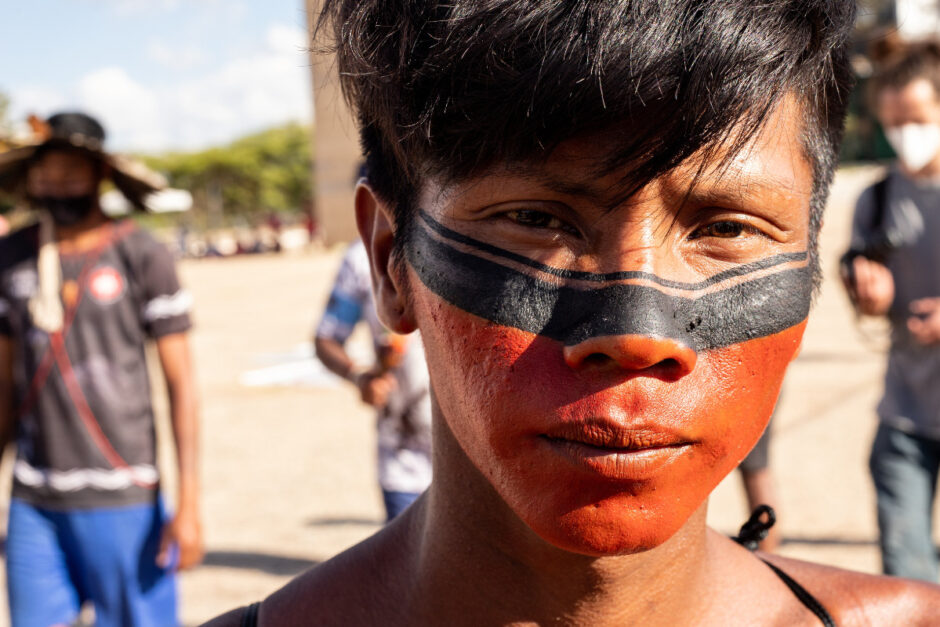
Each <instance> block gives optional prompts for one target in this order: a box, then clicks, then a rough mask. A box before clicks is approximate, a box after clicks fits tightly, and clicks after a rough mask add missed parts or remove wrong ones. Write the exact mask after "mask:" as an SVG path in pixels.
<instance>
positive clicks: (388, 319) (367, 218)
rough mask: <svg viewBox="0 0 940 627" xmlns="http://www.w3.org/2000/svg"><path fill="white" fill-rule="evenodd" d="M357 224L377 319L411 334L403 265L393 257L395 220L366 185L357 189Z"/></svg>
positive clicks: (411, 319)
mask: <svg viewBox="0 0 940 627" xmlns="http://www.w3.org/2000/svg"><path fill="white" fill-rule="evenodd" d="M355 204H356V225H357V226H358V227H359V235H360V237H362V241H363V243H364V244H365V246H366V252H367V253H368V254H369V266H370V268H371V270H372V291H373V294H374V295H375V308H376V311H377V313H378V315H379V320H381V322H382V324H384V325H385V326H387V327H388V328H389V329H391V330H392V331H394V332H395V333H402V334H404V333H411V332H412V331H414V330H415V329H416V328H417V326H416V325H415V322H414V316H413V315H412V312H411V307H410V305H409V299H408V298H407V281H406V279H405V276H404V273H405V268H404V266H403V262H402V261H401V260H400V259H398V258H397V256H396V255H395V219H394V216H393V214H392V208H391V207H389V206H388V205H387V204H386V203H385V202H383V201H382V200H381V199H380V198H379V197H378V196H377V195H376V194H375V192H374V191H372V188H371V187H369V185H368V183H366V182H364V181H360V182H359V184H358V185H357V186H356V201H355Z"/></svg>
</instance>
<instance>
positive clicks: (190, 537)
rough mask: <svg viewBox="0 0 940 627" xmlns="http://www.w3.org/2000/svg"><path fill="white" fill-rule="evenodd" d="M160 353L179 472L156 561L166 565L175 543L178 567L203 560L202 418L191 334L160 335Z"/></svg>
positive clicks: (187, 566)
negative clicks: (174, 500) (171, 512)
mask: <svg viewBox="0 0 940 627" xmlns="http://www.w3.org/2000/svg"><path fill="white" fill-rule="evenodd" d="M157 353H158V355H159V357H160V365H161V366H162V368H163V375H164V377H165V378H166V384H167V392H168V393H169V400H170V416H171V420H172V423H173V437H174V440H175V442H176V459H177V467H178V476H179V486H178V487H179V495H178V500H177V507H176V514H175V515H174V517H173V519H172V520H171V521H170V522H169V523H167V525H166V526H165V527H164V529H163V536H162V538H161V543H160V552H159V554H158V556H157V562H158V564H160V565H161V566H164V567H165V566H167V564H168V562H169V551H170V547H171V546H172V545H174V544H175V545H176V546H178V547H179V568H181V569H185V568H190V567H192V566H195V565H196V564H198V563H199V562H200V561H202V557H203V553H204V548H203V539H202V521H201V515H200V485H199V418H198V400H197V397H196V385H195V377H194V374H193V367H192V359H191V357H190V352H189V337H188V336H187V335H186V334H185V333H174V334H171V335H165V336H163V337H160V338H158V339H157Z"/></svg>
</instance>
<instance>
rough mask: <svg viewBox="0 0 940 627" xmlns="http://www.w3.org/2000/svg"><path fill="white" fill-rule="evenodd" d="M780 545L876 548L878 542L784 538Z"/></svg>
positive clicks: (826, 537)
mask: <svg viewBox="0 0 940 627" xmlns="http://www.w3.org/2000/svg"><path fill="white" fill-rule="evenodd" d="M781 543H782V544H787V545H798V544H805V545H809V546H878V540H877V539H875V538H843V537H840V536H821V537H808V536H784V537H783V539H782V541H781Z"/></svg>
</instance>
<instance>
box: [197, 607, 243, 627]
mask: <svg viewBox="0 0 940 627" xmlns="http://www.w3.org/2000/svg"><path fill="white" fill-rule="evenodd" d="M244 615H245V608H243V607H241V608H238V609H237V610H232V611H231V612H226V613H225V614H222V615H221V616H216V617H215V618H213V619H212V620H210V621H209V622H208V623H205V624H203V626H202V627H241V625H242V617H244Z"/></svg>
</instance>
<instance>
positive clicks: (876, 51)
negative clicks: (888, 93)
mask: <svg viewBox="0 0 940 627" xmlns="http://www.w3.org/2000/svg"><path fill="white" fill-rule="evenodd" d="M869 54H870V56H871V59H872V61H873V63H874V66H875V72H874V74H873V75H872V80H871V82H870V83H869V89H870V92H869V96H870V97H872V98H876V97H877V95H878V94H879V93H880V92H881V91H882V90H883V89H901V88H902V87H905V86H906V85H909V84H910V83H912V82H914V81H916V80H918V79H921V78H922V79H925V80H927V81H928V82H929V83H930V84H931V86H932V87H933V89H934V92H935V93H936V94H937V96H938V97H940V40H937V39H926V40H923V41H914V42H906V41H904V40H903V39H901V37H900V35H899V34H898V33H897V32H894V31H892V32H889V33H887V34H886V35H885V36H884V37H882V38H879V39H877V40H875V42H873V44H872V46H871V50H870V53H869ZM873 104H877V103H873Z"/></svg>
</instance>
